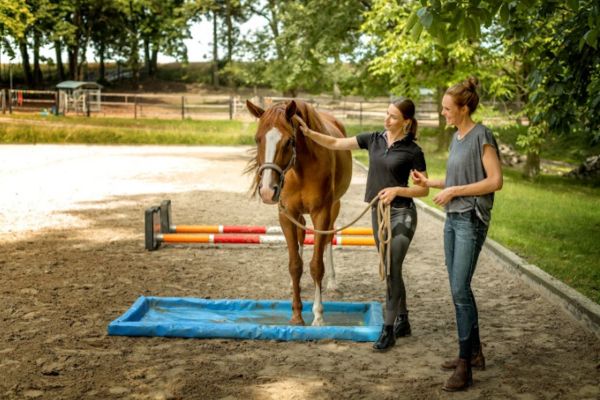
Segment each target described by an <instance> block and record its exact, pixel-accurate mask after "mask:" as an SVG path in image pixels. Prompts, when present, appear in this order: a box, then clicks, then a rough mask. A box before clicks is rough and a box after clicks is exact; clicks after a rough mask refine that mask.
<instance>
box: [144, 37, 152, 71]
mask: <svg viewBox="0 0 600 400" xmlns="http://www.w3.org/2000/svg"><path fill="white" fill-rule="evenodd" d="M144 67H145V68H146V73H147V74H148V76H151V75H152V64H151V63H150V40H149V39H148V38H147V37H145V38H144Z"/></svg>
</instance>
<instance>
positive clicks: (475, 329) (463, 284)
mask: <svg viewBox="0 0 600 400" xmlns="http://www.w3.org/2000/svg"><path fill="white" fill-rule="evenodd" d="M487 231H488V226H487V225H486V224H484V223H483V222H482V221H481V220H480V219H479V218H478V217H477V215H476V214H475V212H474V211H467V212H464V213H448V214H447V215H446V223H445V225H444V251H445V254H446V268H447V269H448V278H449V280H450V290H451V292H452V300H453V302H454V308H455V311H456V326H457V329H458V340H459V342H460V347H461V358H463V355H464V354H462V353H464V352H467V351H471V348H472V346H473V345H474V346H477V347H478V346H479V343H473V340H475V341H477V342H478V341H479V322H478V315H477V305H476V304H475V297H474V296H473V291H472V290H471V279H472V278H473V274H474V273H475V267H476V265H477V259H478V258H479V253H480V252H481V247H482V246H483V242H484V241H485V237H486V235H487ZM473 333H475V335H476V336H477V337H476V338H474V337H472V334H473ZM464 356H465V357H466V355H464Z"/></svg>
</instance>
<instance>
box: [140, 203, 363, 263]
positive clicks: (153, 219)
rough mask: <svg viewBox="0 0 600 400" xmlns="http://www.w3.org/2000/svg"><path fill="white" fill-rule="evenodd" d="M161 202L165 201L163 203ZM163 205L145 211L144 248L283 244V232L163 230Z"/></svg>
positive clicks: (345, 241)
mask: <svg viewBox="0 0 600 400" xmlns="http://www.w3.org/2000/svg"><path fill="white" fill-rule="evenodd" d="M163 203H164V202H163ZM165 210H166V208H165V207H162V206H155V207H150V208H148V209H146V211H145V247H146V250H150V251H152V250H157V249H158V248H159V247H160V245H161V244H162V243H203V244H285V243H286V242H285V238H284V236H283V235H274V234H248V233H242V234H232V233H214V234H211V233H208V234H206V233H205V234H202V233H165V232H164V231H162V229H163V228H164V225H165V222H168V221H169V219H168V217H167V219H163V217H164V216H165V215H164V214H165ZM331 243H332V244H333V245H335V246H338V247H339V246H373V245H374V244H375V240H374V239H373V237H372V236H356V235H347V236H345V235H337V236H334V237H333V239H332V241H331ZM304 244H305V245H313V244H314V235H308V236H306V237H305V240H304Z"/></svg>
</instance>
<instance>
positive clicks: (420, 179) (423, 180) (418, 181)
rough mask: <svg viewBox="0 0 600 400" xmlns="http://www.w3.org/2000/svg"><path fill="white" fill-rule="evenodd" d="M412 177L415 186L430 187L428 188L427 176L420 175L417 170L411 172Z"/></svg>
mask: <svg viewBox="0 0 600 400" xmlns="http://www.w3.org/2000/svg"><path fill="white" fill-rule="evenodd" d="M410 177H411V178H412V180H413V183H414V184H415V185H418V186H422V187H429V186H427V181H428V179H427V177H426V176H425V175H423V174H422V173H420V172H419V171H417V170H416V169H411V170H410Z"/></svg>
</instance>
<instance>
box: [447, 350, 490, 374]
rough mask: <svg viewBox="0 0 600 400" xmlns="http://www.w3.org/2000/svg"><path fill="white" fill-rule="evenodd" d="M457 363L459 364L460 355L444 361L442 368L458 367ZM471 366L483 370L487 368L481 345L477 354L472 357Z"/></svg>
mask: <svg viewBox="0 0 600 400" xmlns="http://www.w3.org/2000/svg"><path fill="white" fill-rule="evenodd" d="M457 365H458V357H457V358H455V359H453V360H446V361H444V362H443V363H442V368H443V369H447V370H451V369H456V366H457ZM471 367H472V368H475V369H479V370H481V371H483V370H485V357H484V356H483V351H482V350H481V347H480V348H479V351H478V352H477V354H475V355H473V356H472V357H471Z"/></svg>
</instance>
